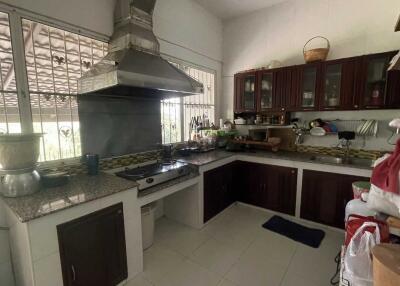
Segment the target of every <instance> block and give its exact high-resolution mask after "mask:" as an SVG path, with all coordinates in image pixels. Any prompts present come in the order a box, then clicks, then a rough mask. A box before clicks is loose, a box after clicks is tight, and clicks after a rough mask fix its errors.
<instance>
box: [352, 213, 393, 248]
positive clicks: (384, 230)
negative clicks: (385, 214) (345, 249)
mask: <svg viewBox="0 0 400 286" xmlns="http://www.w3.org/2000/svg"><path fill="white" fill-rule="evenodd" d="M369 221H370V222H375V223H377V224H378V226H379V231H380V234H381V243H384V242H389V241H390V233H389V226H388V225H387V223H386V222H384V221H381V220H377V219H374V218H373V217H371V216H368V217H367V216H361V215H355V214H351V215H349V218H348V219H347V223H346V241H345V245H346V246H348V245H349V243H350V240H351V238H352V237H353V235H354V234H355V233H356V231H357V229H359V228H360V227H361V226H362V225H363V224H364V222H369ZM365 231H368V232H371V233H374V232H375V228H374V227H367V228H366V229H365ZM365 231H364V232H365Z"/></svg>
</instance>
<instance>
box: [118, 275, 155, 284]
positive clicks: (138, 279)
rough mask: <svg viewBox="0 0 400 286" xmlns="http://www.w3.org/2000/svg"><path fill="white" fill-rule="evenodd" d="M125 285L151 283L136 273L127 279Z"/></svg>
mask: <svg viewBox="0 0 400 286" xmlns="http://www.w3.org/2000/svg"><path fill="white" fill-rule="evenodd" d="M125 286H153V284H152V283H150V282H149V281H147V280H146V278H145V277H144V275H143V274H138V275H137V276H136V277H135V278H133V279H132V280H130V281H128V282H127V283H126V284H125Z"/></svg>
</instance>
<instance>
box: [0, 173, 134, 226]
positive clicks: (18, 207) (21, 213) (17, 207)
mask: <svg viewBox="0 0 400 286" xmlns="http://www.w3.org/2000/svg"><path fill="white" fill-rule="evenodd" d="M137 186H138V184H137V183H136V182H134V181H129V180H125V179H122V178H119V177H116V176H114V175H110V174H106V173H103V172H100V173H99V175H97V176H88V175H76V176H72V177H71V178H70V180H69V182H68V184H66V185H64V186H61V187H56V188H47V189H43V190H41V191H39V192H37V193H35V194H33V195H28V196H24V197H19V198H6V197H2V200H3V201H4V203H5V204H6V205H7V206H8V207H9V208H10V209H11V210H12V211H13V212H14V214H15V215H16V216H17V217H18V219H19V220H20V221H21V222H28V221H30V220H33V219H36V218H39V217H42V216H45V215H49V214H51V213H55V212H58V211H61V210H64V209H67V208H70V207H73V206H76V205H80V204H83V203H86V202H90V201H93V200H96V199H99V198H102V197H106V196H109V195H112V194H115V193H118V192H122V191H125V190H129V189H132V188H136V187H137Z"/></svg>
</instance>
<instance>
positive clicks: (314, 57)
mask: <svg viewBox="0 0 400 286" xmlns="http://www.w3.org/2000/svg"><path fill="white" fill-rule="evenodd" d="M317 38H321V39H325V40H326V42H327V47H326V48H317V49H311V50H306V47H307V44H308V43H309V42H311V41H312V40H314V39H317ZM330 47H331V45H330V43H329V40H328V39H327V38H325V37H322V36H316V37H314V38H311V39H309V40H308V41H307V43H306V44H305V45H304V47H303V55H304V60H305V61H306V63H312V62H317V61H324V60H326V58H327V57H328V53H329V49H330Z"/></svg>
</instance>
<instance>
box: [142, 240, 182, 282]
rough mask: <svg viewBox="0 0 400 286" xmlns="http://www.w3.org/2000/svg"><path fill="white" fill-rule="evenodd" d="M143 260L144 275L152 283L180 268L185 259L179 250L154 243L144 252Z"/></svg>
mask: <svg viewBox="0 0 400 286" xmlns="http://www.w3.org/2000/svg"><path fill="white" fill-rule="evenodd" d="M143 260H144V261H143V262H144V263H143V264H144V267H143V268H144V269H143V275H144V277H145V278H146V279H147V280H149V281H150V282H152V283H157V282H160V281H161V280H162V279H163V278H164V277H165V276H166V275H168V274H169V273H170V272H172V271H174V270H175V269H176V268H178V267H179V265H180V264H182V263H183V262H184V260H185V259H184V257H183V256H182V255H181V254H178V253H177V252H174V251H172V250H170V249H167V248H164V247H162V246H160V245H158V244H154V245H153V246H152V247H150V248H149V249H147V250H146V251H145V252H144V256H143Z"/></svg>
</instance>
